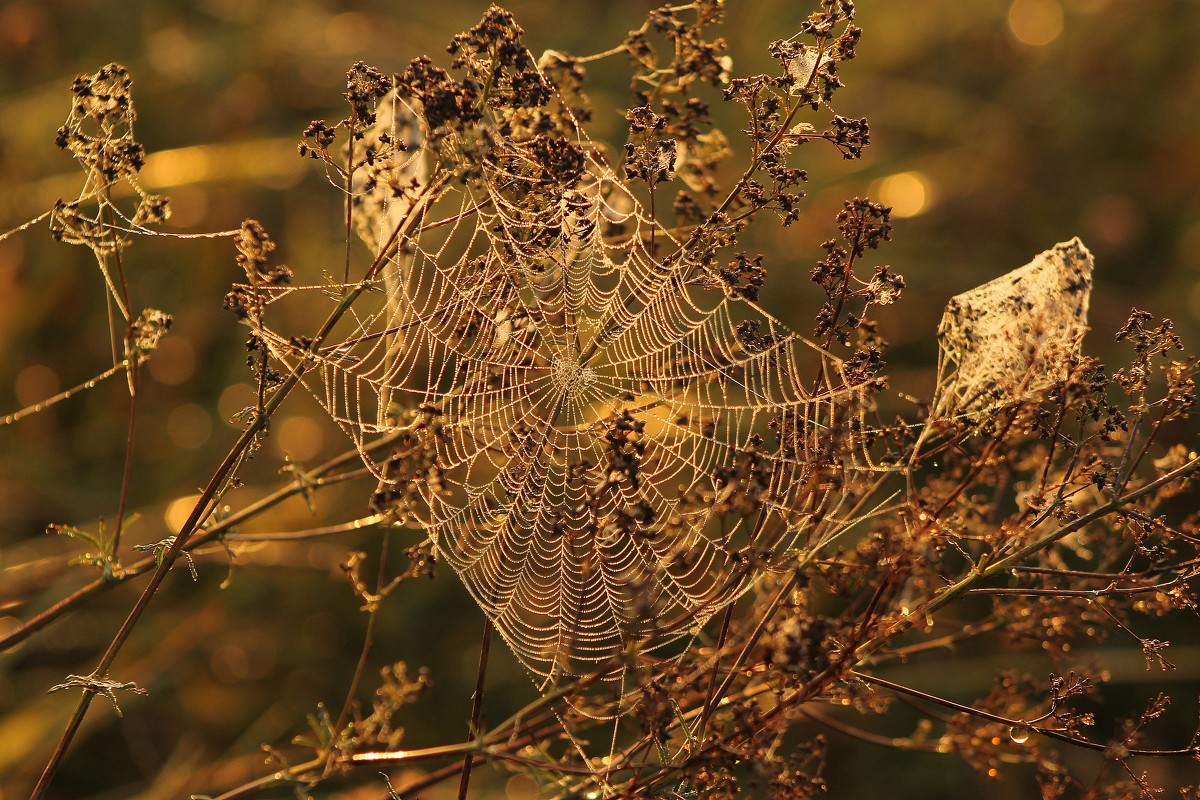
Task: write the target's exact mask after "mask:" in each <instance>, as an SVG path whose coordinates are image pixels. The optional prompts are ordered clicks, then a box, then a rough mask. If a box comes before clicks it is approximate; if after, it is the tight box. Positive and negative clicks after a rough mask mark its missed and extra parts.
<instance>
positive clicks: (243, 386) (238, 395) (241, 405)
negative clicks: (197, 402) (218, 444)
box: [217, 383, 258, 428]
mask: <svg viewBox="0 0 1200 800" xmlns="http://www.w3.org/2000/svg"><path fill="white" fill-rule="evenodd" d="M257 402H258V392H256V391H254V387H253V386H251V385H250V384H248V383H235V384H233V385H232V386H227V387H225V390H224V391H223V392H221V398H220V399H219V400H217V411H218V413H220V415H221V419H223V420H225V422H226V423H228V424H229V425H232V426H234V427H235V428H241V427H244V426H243V424H242V422H240V421H238V420H235V419H234V418H233V417H234V415H235V414H240V413H241V412H242V411H244V410H245V409H247V408H254V406H255V404H256V403H257Z"/></svg>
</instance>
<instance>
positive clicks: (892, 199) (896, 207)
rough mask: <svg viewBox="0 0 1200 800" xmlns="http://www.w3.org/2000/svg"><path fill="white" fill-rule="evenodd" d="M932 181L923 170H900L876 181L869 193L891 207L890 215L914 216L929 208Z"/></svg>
mask: <svg viewBox="0 0 1200 800" xmlns="http://www.w3.org/2000/svg"><path fill="white" fill-rule="evenodd" d="M932 188H933V187H932V183H931V182H930V180H929V178H928V177H927V176H926V175H925V173H923V172H900V173H897V174H895V175H889V176H887V177H886V178H883V179H882V180H880V181H878V182H877V183H876V184H875V186H873V187H872V189H871V194H872V195H873V196H874V197H877V198H879V202H881V203H883V204H884V205H885V206H889V207H891V209H892V216H896V217H915V216H916V215H918V214H920V213H921V212H922V211H925V210H926V209H928V208H929V205H930V202H931V200H932V197H933V192H932Z"/></svg>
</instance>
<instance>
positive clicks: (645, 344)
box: [259, 98, 878, 682]
mask: <svg viewBox="0 0 1200 800" xmlns="http://www.w3.org/2000/svg"><path fill="white" fill-rule="evenodd" d="M562 118H563V119H569V113H568V112H565V111H564V112H562ZM562 124H566V125H567V126H568V130H567V131H566V133H567V134H568V136H566V137H563V138H564V140H566V141H568V142H570V143H572V144H573V145H574V147H575V152H578V153H579V154H582V160H581V164H580V165H579V167H578V169H577V170H576V171H575V172H574V174H573V176H572V178H571V179H570V180H568V181H562V180H549V179H548V178H547V175H546V172H545V170H544V169H542V168H541V167H540V166H539V164H540V161H542V160H544V159H543V158H542V157H541V156H539V151H538V150H537V148H539V147H544V138H545V137H540V138H539V137H538V136H533V135H531V136H528V137H526V138H521V137H519V136H517V135H513V136H511V137H497V138H496V141H494V142H492V144H491V152H490V154H489V156H488V157H487V158H483V159H479V158H477V157H476V156H475V155H474V154H473V152H472V151H471V149H470V147H469V146H468V144H469V143H466V142H455V141H454V134H452V133H451V134H444V132H443V133H442V134H440V135H442V136H444V137H446V138H443V139H442V140H441V141H440V143H439V145H438V151H437V153H438V158H440V159H442V160H443V162H444V161H445V159H447V158H448V157H451V158H454V159H456V160H457V163H456V164H454V167H455V168H456V169H458V170H459V171H460V173H461V172H464V171H466V172H469V173H470V174H471V177H470V179H469V180H464V181H459V182H447V183H445V184H443V185H441V186H440V187H439V189H438V192H437V195H436V199H434V200H432V201H431V200H429V199H428V198H429V193H428V192H427V190H428V189H429V184H428V181H429V180H430V178H429V175H428V173H427V171H426V168H425V166H424V165H426V164H428V163H429V162H430V160H431V159H432V156H431V154H430V152H429V150H430V145H429V144H428V143H427V142H425V141H424V140H423V137H422V136H415V135H414V132H424V134H425V135H426V136H427V135H428V131H427V125H426V123H425V121H424V120H423V119H422V117H421V113H420V108H419V106H418V105H415V104H406V103H404V102H400V103H394V102H392V101H391V99H390V98H389V99H388V100H386V101H384V103H383V104H382V105H381V113H380V114H379V121H378V122H377V125H376V129H374V130H373V131H371V132H368V135H367V139H366V141H367V142H368V145H369V144H370V143H371V142H375V144H376V145H378V144H379V142H380V137H379V132H380V131H381V130H383V131H390V134H389V136H387V137H384V139H385V140H386V141H388V142H393V143H394V142H397V141H406V142H408V146H407V147H396V146H388V147H382V146H381V147H380V152H379V153H377V154H376V156H375V163H376V166H375V167H373V171H372V173H370V177H369V178H368V177H367V176H366V175H364V176H361V177H360V178H359V181H358V182H356V184H355V192H356V194H355V198H354V202H355V213H356V220H357V225H356V227H357V229H358V231H359V233H360V235H362V236H363V238H364V240H365V241H367V243H368V244H369V245H371V247H372V250H373V251H375V252H377V253H378V252H380V251H381V250H383V251H384V254H385V255H387V257H388V262H387V264H386V270H385V273H384V276H383V280H381V281H380V282H379V285H378V286H377V287H376V288H378V289H380V291H378V292H369V293H367V294H366V295H364V297H363V298H362V300H361V302H357V303H356V304H355V305H354V307H353V312H352V314H351V315H348V317H347V321H344V323H343V325H342V327H340V328H338V329H337V330H336V332H335V336H334V337H332V339H331V340H330V341H329V342H327V343H326V345H325V346H324V347H322V348H321V349H320V351H319V352H318V353H316V354H315V355H306V354H302V353H300V352H298V348H297V345H296V340H295V339H294V338H291V337H289V336H287V335H285V334H283V333H280V332H277V331H274V330H271V329H269V328H262V329H261V330H259V335H260V336H261V337H262V339H263V341H264V342H265V344H266V346H267V347H268V348H269V349H270V352H271V353H272V355H273V356H274V357H275V358H277V359H279V360H280V361H282V362H283V363H284V365H285V366H294V365H295V364H297V363H299V362H300V361H301V360H303V359H307V360H308V364H309V370H310V371H309V374H308V377H306V379H305V380H306V385H308V386H309V388H310V390H311V391H313V393H314V395H315V396H317V398H318V399H319V400H320V402H321V404H322V405H323V406H324V407H325V409H326V410H327V411H328V412H329V414H330V415H331V416H332V417H333V419H335V420H336V421H337V423H338V424H339V425H340V426H341V427H342V428H343V429H344V430H345V431H346V432H347V433H348V434H349V435H350V436H351V437H352V438H353V440H354V441H355V442H356V443H358V444H359V445H360V447H361V448H362V449H363V455H364V458H365V460H366V462H367V464H368V465H370V467H371V468H372V469H373V470H374V471H375V473H376V475H377V476H378V477H379V479H380V485H379V489H378V491H377V492H376V494H375V497H374V501H373V502H374V503H375V504H376V505H377V507H379V508H380V509H381V510H384V511H386V512H388V513H390V514H392V515H393V516H394V517H395V518H396V519H397V520H402V521H405V522H408V523H410V524H411V523H416V524H419V525H420V526H421V527H422V528H424V529H425V531H427V533H428V535H429V537H430V538H431V540H432V542H433V544H434V546H435V548H436V552H437V553H438V554H439V557H440V558H442V559H443V560H444V561H445V562H447V563H449V564H450V565H451V567H453V569H454V571H455V572H456V573H457V574H458V575H459V576H460V577H461V579H462V581H463V583H464V584H465V586H466V588H467V589H468V591H469V592H470V593H471V595H472V596H473V598H474V599H475V600H476V601H477V602H478V604H479V605H480V607H481V608H482V609H483V611H484V612H485V614H486V615H487V617H488V618H489V619H490V620H491V622H492V623H493V624H494V626H495V629H496V630H497V631H498V632H499V634H500V635H501V636H502V637H503V638H504V639H505V641H506V642H507V643H508V644H509V646H510V647H511V648H512V650H513V651H514V653H515V654H516V655H517V656H518V658H519V659H520V660H521V661H522V662H523V663H524V664H525V665H526V667H527V668H528V669H529V670H530V671H531V672H532V673H533V674H534V675H535V676H539V677H540V678H542V679H544V680H545V681H546V682H549V681H552V680H554V679H556V678H558V677H560V676H570V675H578V674H581V673H583V672H584V671H586V670H588V669H590V668H594V667H595V666H596V664H598V663H600V662H604V661H606V660H608V659H612V658H613V657H614V656H617V655H619V654H621V653H628V652H630V649H631V648H633V647H636V649H637V650H638V652H640V653H655V654H657V655H659V656H662V657H667V656H670V655H672V654H677V653H678V652H680V650H681V648H682V647H683V646H684V645H685V644H686V642H687V640H688V637H690V636H693V635H694V633H695V631H696V630H698V628H699V626H701V625H703V623H704V622H705V621H707V620H708V619H709V618H710V617H711V616H712V615H713V614H715V613H716V612H718V611H720V610H721V609H723V608H724V607H726V606H727V605H728V604H729V603H731V602H733V601H734V600H736V599H737V598H738V597H739V596H741V595H742V593H744V592H745V591H746V589H747V588H748V587H749V586H750V585H751V584H752V583H753V581H754V580H756V579H757V578H758V577H759V576H760V575H761V574H762V572H763V571H764V570H769V569H775V568H778V569H786V568H787V566H788V564H789V563H794V560H793V561H789V554H794V553H793V551H792V550H791V548H793V547H794V546H796V544H797V542H799V543H801V544H803V543H804V542H805V541H806V537H808V536H809V535H811V533H812V531H813V530H815V528H816V526H817V525H818V524H819V525H824V526H829V525H836V524H839V523H838V519H839V517H838V515H839V513H841V510H844V507H846V506H848V502H847V498H849V497H851V495H852V489H851V488H850V487H851V486H852V485H854V481H853V479H852V478H849V477H848V475H849V474H850V473H852V472H854V471H859V470H862V471H866V470H872V469H878V467H876V466H874V465H873V464H872V463H871V461H870V459H869V457H868V453H867V449H868V447H867V443H866V441H865V440H866V436H865V434H864V431H865V430H866V423H865V417H864V415H865V414H866V413H867V411H868V410H869V400H868V399H867V394H868V392H867V390H866V386H865V385H860V384H856V383H854V382H852V381H850V380H849V379H848V378H847V377H846V375H845V374H844V372H843V369H842V365H841V363H840V362H839V361H838V360H837V359H835V358H833V357H832V356H830V355H829V354H828V353H826V352H825V351H824V350H822V349H821V348H819V347H817V346H815V345H814V344H812V343H810V342H808V341H806V340H805V339H804V338H803V337H801V336H799V335H798V334H796V333H794V332H792V331H790V330H788V329H787V328H786V327H785V326H784V325H783V324H782V323H781V322H780V321H779V320H777V319H775V318H774V317H772V316H771V315H770V314H769V313H767V312H766V311H764V310H763V309H762V308H761V307H760V306H759V305H758V304H757V303H755V302H752V301H751V300H750V299H749V298H748V297H747V296H746V293H745V292H740V291H739V290H738V288H737V286H736V285H734V284H730V283H729V282H728V281H724V280H722V279H721V277H720V276H719V275H717V274H716V273H715V271H714V269H713V268H712V267H710V266H708V265H707V263H705V262H704V261H703V260H701V259H699V258H696V257H694V253H693V252H692V251H693V250H695V249H697V248H696V247H695V244H696V240H695V239H694V238H687V237H676V236H675V234H674V233H673V232H672V231H671V230H668V229H666V228H665V227H663V226H662V225H661V224H659V223H657V222H656V221H655V220H654V219H653V218H652V216H651V215H650V214H649V213H648V212H647V210H646V209H645V208H644V207H643V206H642V204H641V203H640V202H639V201H638V199H637V197H636V196H635V194H634V192H633V191H632V190H631V188H630V187H629V186H628V185H627V184H626V183H625V181H623V180H622V179H621V178H619V177H618V176H617V175H616V173H615V172H614V170H613V168H612V167H611V166H610V164H609V163H608V161H607V159H606V157H605V155H604V153H603V151H602V149H601V148H600V147H598V146H597V145H595V144H594V143H592V142H591V141H590V140H588V138H587V137H586V135H585V134H584V132H583V131H582V129H580V128H579V127H578V126H577V125H576V124H575V123H574V122H573V120H571V121H569V122H568V123H562ZM384 151H386V153H385V152H384ZM385 156H386V157H385ZM422 192H426V194H422ZM421 198H423V199H421ZM422 203H424V204H423V205H422ZM401 228H402V229H403V231H402V235H401V236H400V237H399V238H400V241H399V245H398V247H396V248H394V249H393V251H392V252H391V254H388V253H387V243H388V242H389V241H390V240H391V239H392V238H393V234H394V233H395V232H396V231H397V230H398V229H401ZM308 288H309V290H310V292H311V293H316V292H317V290H318V289H320V290H321V292H323V293H324V295H330V296H331V298H332V301H336V300H337V294H338V292H337V291H336V290H331V288H330V287H328V286H325V287H308ZM297 291H304V289H303V288H301V289H296V288H294V287H293V288H288V289H278V290H275V292H274V298H275V299H276V300H277V299H279V298H282V297H284V296H287V295H289V294H294V293H296V292H297ZM324 295H321V296H324ZM326 302H329V301H326ZM314 376H319V380H315V379H314ZM387 433H397V434H398V440H397V444H396V445H395V448H394V449H393V451H392V452H391V453H390V455H388V456H387V457H386V458H382V459H379V458H377V457H374V456H372V455H370V454H369V453H368V452H367V451H366V444H367V443H368V442H369V441H370V440H371V439H372V437H374V436H376V435H378V434H387Z"/></svg>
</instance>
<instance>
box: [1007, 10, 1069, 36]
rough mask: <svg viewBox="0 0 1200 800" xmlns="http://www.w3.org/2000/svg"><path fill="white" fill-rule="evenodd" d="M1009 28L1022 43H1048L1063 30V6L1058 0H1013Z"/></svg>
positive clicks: (1009, 12)
mask: <svg viewBox="0 0 1200 800" xmlns="http://www.w3.org/2000/svg"><path fill="white" fill-rule="evenodd" d="M1008 29H1009V30H1010V31H1012V35H1013V37H1014V38H1015V39H1016V40H1017V41H1018V42H1021V43H1022V44H1028V45H1033V46H1034V47H1042V46H1044V45H1048V44H1050V43H1051V42H1053V41H1054V40H1055V39H1057V38H1058V36H1059V34H1061V33H1062V31H1063V8H1062V6H1061V5H1059V3H1058V0H1013V4H1012V5H1011V6H1009V7H1008Z"/></svg>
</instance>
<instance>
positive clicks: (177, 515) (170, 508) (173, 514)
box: [163, 494, 200, 533]
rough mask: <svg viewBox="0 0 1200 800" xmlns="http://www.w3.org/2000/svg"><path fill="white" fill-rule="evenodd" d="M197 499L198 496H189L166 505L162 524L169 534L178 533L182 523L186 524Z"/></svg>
mask: <svg viewBox="0 0 1200 800" xmlns="http://www.w3.org/2000/svg"><path fill="white" fill-rule="evenodd" d="M199 499H200V495H198V494H189V495H185V496H184V497H180V498H178V499H177V500H172V501H171V502H170V503H168V504H167V510H166V511H164V512H163V522H165V523H166V524H167V529H168V530H170V531H171V533H179V531H180V530H182V529H183V523H185V522H187V520H188V516H189V515H190V514H191V513H192V509H193V508H195V507H196V502H197V501H198V500H199Z"/></svg>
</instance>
